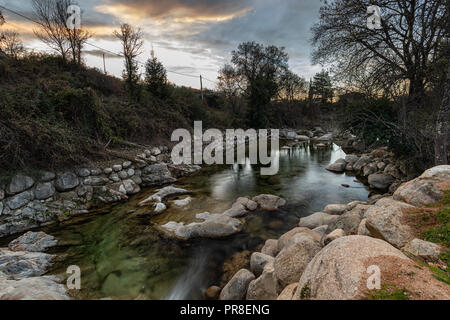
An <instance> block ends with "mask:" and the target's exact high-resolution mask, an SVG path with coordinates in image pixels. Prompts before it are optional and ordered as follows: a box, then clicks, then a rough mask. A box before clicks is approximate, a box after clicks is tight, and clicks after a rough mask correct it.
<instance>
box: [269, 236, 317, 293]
mask: <svg viewBox="0 0 450 320" xmlns="http://www.w3.org/2000/svg"><path fill="white" fill-rule="evenodd" d="M291 242H292V244H291V245H289V246H287V247H285V248H284V249H283V250H282V251H281V252H280V253H279V254H278V255H277V256H276V258H275V261H274V264H273V265H274V268H275V276H276V277H277V279H278V280H279V282H280V284H281V285H282V286H283V287H285V286H287V285H289V284H291V283H293V282H296V281H298V280H299V279H300V277H301V275H302V273H303V271H304V270H305V268H306V266H307V265H308V263H309V262H310V261H311V260H312V258H313V257H314V256H315V255H316V254H317V253H318V252H319V251H320V249H322V247H321V245H320V242H319V241H317V240H316V239H314V238H313V237H311V236H310V235H308V234H305V233H298V234H296V235H295V236H294V237H293V239H292V240H291Z"/></svg>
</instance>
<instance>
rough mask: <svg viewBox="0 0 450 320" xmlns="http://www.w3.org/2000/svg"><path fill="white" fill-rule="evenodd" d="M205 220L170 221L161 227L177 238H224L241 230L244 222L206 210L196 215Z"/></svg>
mask: <svg viewBox="0 0 450 320" xmlns="http://www.w3.org/2000/svg"><path fill="white" fill-rule="evenodd" d="M196 218H197V219H199V220H203V222H193V223H191V224H188V225H185V224H184V223H182V222H181V223H177V222H169V223H166V224H165V225H163V226H162V227H161V228H162V229H163V230H164V231H166V232H168V233H169V234H173V235H174V236H175V237H176V238H180V239H183V240H189V239H193V238H224V237H228V236H230V235H233V234H236V233H238V232H240V231H241V227H242V222H241V221H240V220H238V219H235V218H231V217H229V216H226V215H223V214H211V213H209V212H204V213H200V214H197V215H196Z"/></svg>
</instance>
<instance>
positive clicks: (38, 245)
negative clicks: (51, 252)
mask: <svg viewBox="0 0 450 320" xmlns="http://www.w3.org/2000/svg"><path fill="white" fill-rule="evenodd" d="M57 243H58V241H57V240H55V237H53V236H50V235H48V234H46V233H44V232H42V231H40V232H32V231H29V232H27V233H25V234H24V235H22V236H21V237H19V238H17V239H16V240H13V241H11V242H10V243H9V245H8V247H9V249H10V250H11V251H29V252H44V251H46V250H47V249H49V248H51V247H54V246H56V245H57Z"/></svg>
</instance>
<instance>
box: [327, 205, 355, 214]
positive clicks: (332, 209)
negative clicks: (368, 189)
mask: <svg viewBox="0 0 450 320" xmlns="http://www.w3.org/2000/svg"><path fill="white" fill-rule="evenodd" d="M348 209H349V207H348V206H347V205H346V204H329V205H327V206H326V207H325V209H324V210H323V212H325V213H328V214H332V215H341V214H343V213H344V212H345V211H347V210H348Z"/></svg>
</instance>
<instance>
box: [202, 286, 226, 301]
mask: <svg viewBox="0 0 450 320" xmlns="http://www.w3.org/2000/svg"><path fill="white" fill-rule="evenodd" d="M221 290H222V289H220V288H219V287H218V286H211V287H209V288H208V289H206V291H205V298H206V300H217V299H219V296H220V291H221Z"/></svg>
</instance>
